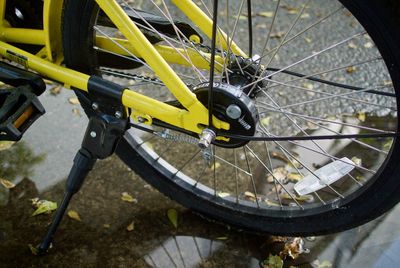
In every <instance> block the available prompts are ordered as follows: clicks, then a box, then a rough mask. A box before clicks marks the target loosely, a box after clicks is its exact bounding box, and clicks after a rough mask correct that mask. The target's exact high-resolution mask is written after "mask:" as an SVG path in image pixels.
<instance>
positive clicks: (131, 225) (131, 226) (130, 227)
mask: <svg viewBox="0 0 400 268" xmlns="http://www.w3.org/2000/svg"><path fill="white" fill-rule="evenodd" d="M134 229H135V222H131V223H130V224H129V225H128V226H127V227H126V230H127V231H128V232H132V231H133V230H134Z"/></svg>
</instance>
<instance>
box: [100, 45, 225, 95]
mask: <svg viewBox="0 0 400 268" xmlns="http://www.w3.org/2000/svg"><path fill="white" fill-rule="evenodd" d="M192 45H193V46H195V47H196V48H198V49H199V50H200V49H202V50H205V51H206V52H208V53H210V52H211V47H209V46H207V45H204V44H194V43H192ZM217 52H220V50H219V49H217ZM101 70H104V71H106V72H107V74H106V75H109V76H113V77H117V78H120V79H132V80H136V81H141V82H143V81H144V82H149V83H152V84H155V85H164V82H162V81H161V80H160V79H158V78H154V77H150V76H144V75H138V74H131V73H125V72H121V71H115V70H114V69H107V68H102V69H101ZM128 76H129V77H128ZM187 86H188V88H189V89H190V88H192V87H193V85H191V84H187Z"/></svg>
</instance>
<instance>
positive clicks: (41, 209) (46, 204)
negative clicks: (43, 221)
mask: <svg viewBox="0 0 400 268" xmlns="http://www.w3.org/2000/svg"><path fill="white" fill-rule="evenodd" d="M36 205H38V208H37V209H36V210H35V212H33V213H32V217H33V216H37V215H40V214H50V213H51V212H52V211H54V210H56V209H57V203H56V202H51V201H47V200H40V201H38V202H37V203H36Z"/></svg>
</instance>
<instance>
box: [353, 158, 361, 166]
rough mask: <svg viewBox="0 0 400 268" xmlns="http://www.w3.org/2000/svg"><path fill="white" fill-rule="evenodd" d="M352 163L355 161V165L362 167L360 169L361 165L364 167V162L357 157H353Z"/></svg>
mask: <svg viewBox="0 0 400 268" xmlns="http://www.w3.org/2000/svg"><path fill="white" fill-rule="evenodd" d="M351 161H353V163H354V164H356V165H357V166H360V167H361V165H362V160H361V158H358V157H356V156H354V157H352V158H351Z"/></svg>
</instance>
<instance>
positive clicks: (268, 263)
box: [262, 254, 283, 268]
mask: <svg viewBox="0 0 400 268" xmlns="http://www.w3.org/2000/svg"><path fill="white" fill-rule="evenodd" d="M262 267H263V268H282V267H283V260H282V259H281V258H280V257H279V256H277V255H272V254H269V256H268V259H266V260H264V261H263V263H262Z"/></svg>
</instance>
